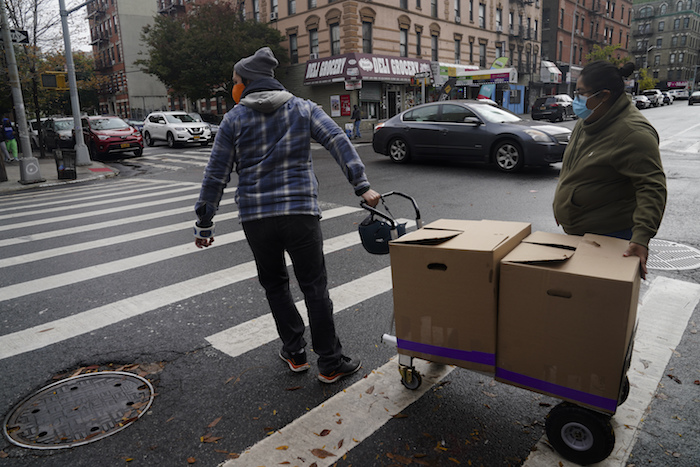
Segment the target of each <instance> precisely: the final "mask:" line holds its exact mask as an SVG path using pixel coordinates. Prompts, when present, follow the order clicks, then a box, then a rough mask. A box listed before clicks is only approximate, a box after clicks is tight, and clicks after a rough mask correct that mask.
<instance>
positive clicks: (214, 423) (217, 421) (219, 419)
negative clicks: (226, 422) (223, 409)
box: [207, 417, 224, 428]
mask: <svg viewBox="0 0 700 467" xmlns="http://www.w3.org/2000/svg"><path fill="white" fill-rule="evenodd" d="M222 418H224V417H219V418H217V419H216V420H214V421H213V422H211V423H210V424H209V425H207V428H214V427H215V426H216V424H217V423H219V422H220V421H221V419H222Z"/></svg>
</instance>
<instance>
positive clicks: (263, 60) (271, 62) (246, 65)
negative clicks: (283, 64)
mask: <svg viewBox="0 0 700 467" xmlns="http://www.w3.org/2000/svg"><path fill="white" fill-rule="evenodd" d="M277 65H279V62H278V61H277V59H276V58H275V55H274V54H273V53H272V50H270V48H269V47H263V48H261V49H258V50H257V52H255V54H253V55H251V56H250V57H246V58H242V59H240V60H239V61H238V63H236V64H235V65H234V66H233V71H235V72H236V73H237V74H238V75H239V76H240V77H242V78H245V79H248V80H251V81H254V80H256V79H260V78H274V77H275V68H277Z"/></svg>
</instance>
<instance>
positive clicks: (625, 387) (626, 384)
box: [617, 375, 630, 406]
mask: <svg viewBox="0 0 700 467" xmlns="http://www.w3.org/2000/svg"><path fill="white" fill-rule="evenodd" d="M629 395H630V379H629V378H628V377H627V375H625V379H624V380H623V381H622V388H620V398H619V399H618V401H617V405H618V406H620V405H622V404H624V403H625V401H626V400H627V398H628V397H629Z"/></svg>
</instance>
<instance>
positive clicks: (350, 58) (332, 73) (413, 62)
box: [304, 53, 430, 85]
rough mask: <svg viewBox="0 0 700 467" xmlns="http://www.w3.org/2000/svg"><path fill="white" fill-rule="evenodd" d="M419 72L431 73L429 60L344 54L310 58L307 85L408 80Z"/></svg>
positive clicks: (405, 81) (402, 81)
mask: <svg viewBox="0 0 700 467" xmlns="http://www.w3.org/2000/svg"><path fill="white" fill-rule="evenodd" d="M417 73H430V61H428V60H420V59H415V58H407V57H388V56H380V55H372V54H355V53H350V54H345V55H341V56H336V57H329V58H321V59H316V60H309V61H308V62H307V63H306V73H305V75H304V84H306V85H309V84H324V83H336V82H342V81H344V82H346V83H350V82H356V81H362V80H369V81H389V82H392V81H393V82H397V83H409V82H410V81H411V78H413V77H414V76H415V75H416V74H417Z"/></svg>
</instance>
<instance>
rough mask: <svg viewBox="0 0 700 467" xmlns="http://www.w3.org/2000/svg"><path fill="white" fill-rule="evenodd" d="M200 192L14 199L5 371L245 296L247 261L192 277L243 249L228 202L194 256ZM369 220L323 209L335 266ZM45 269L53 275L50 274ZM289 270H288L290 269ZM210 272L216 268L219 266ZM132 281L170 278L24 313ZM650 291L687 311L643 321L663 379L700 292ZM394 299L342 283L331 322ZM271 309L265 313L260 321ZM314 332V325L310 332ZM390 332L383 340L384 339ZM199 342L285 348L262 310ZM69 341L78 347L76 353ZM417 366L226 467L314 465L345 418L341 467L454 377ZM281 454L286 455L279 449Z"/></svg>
mask: <svg viewBox="0 0 700 467" xmlns="http://www.w3.org/2000/svg"><path fill="white" fill-rule="evenodd" d="M182 157H190V158H194V159H193V161H199V162H198V163H200V162H202V161H203V160H204V159H206V155H204V154H202V152H201V151H191V153H190V152H189V151H188V152H183V153H181V154H179V155H178V157H173V156H172V155H168V156H167V157H162V158H161V159H160V160H161V162H171V161H173V160H175V159H181V158H182ZM198 193H199V186H198V184H196V183H189V182H172V181H167V180H153V179H138V178H133V179H126V180H117V181H114V182H111V183H105V184H101V185H99V186H90V187H78V186H75V187H71V188H69V189H63V190H54V191H52V192H50V193H49V192H37V193H26V194H19V195H11V196H7V197H5V198H4V199H3V204H2V206H0V310H2V312H1V313H0V318H1V321H0V364H4V365H10V364H11V363H12V361H13V359H14V358H19V357H22V356H25V355H28V354H29V353H31V352H34V351H40V350H42V349H51V351H53V352H62V351H67V349H69V348H72V347H73V346H75V345H76V343H75V340H74V339H75V338H78V337H81V336H86V335H91V336H95V335H97V336H99V335H103V334H104V335H105V336H107V335H109V333H110V332H111V330H112V329H114V328H115V327H117V326H119V325H123V324H124V323H128V322H130V321H133V320H137V319H143V318H146V319H147V318H148V316H149V314H155V313H157V312H158V311H159V310H163V309H167V308H168V307H172V306H176V305H177V304H179V303H184V302H187V301H192V300H194V299H198V298H201V297H207V296H208V295H209V294H211V295H214V294H216V293H219V292H220V291H222V290H225V289H230V288H235V287H239V286H241V284H244V283H247V282H246V281H249V280H251V279H254V278H255V277H256V274H257V272H256V267H255V263H254V262H253V261H251V260H250V259H244V260H241V261H240V262H238V264H233V265H231V264H228V265H226V266H216V267H218V269H215V270H211V271H207V272H204V273H202V272H201V269H203V268H200V272H196V271H194V270H195V269H197V268H196V267H194V266H193V267H192V268H190V267H189V266H190V265H196V264H197V261H195V260H194V258H201V257H202V255H203V254H209V255H212V256H220V255H223V254H224V252H226V254H230V252H232V251H233V252H235V251H241V250H245V249H246V247H245V242H244V240H245V237H244V235H243V232H242V230H241V228H240V225H238V222H237V218H238V216H237V211H236V210H235V204H234V202H233V200H232V199H231V198H232V197H225V198H224V200H223V201H222V203H221V206H220V212H219V214H218V215H217V222H218V225H220V226H224V228H223V229H221V230H219V234H218V235H217V237H216V242H215V243H214V246H213V247H212V248H210V249H208V250H206V253H202V250H198V249H197V248H196V247H195V246H194V245H193V242H192V241H191V232H190V229H191V225H192V219H191V218H192V207H193V205H194V202H195V200H196V199H197V196H198ZM363 216H364V214H363V210H362V209H360V208H357V207H349V206H341V205H329V206H327V207H326V208H325V209H324V214H323V219H322V225H323V228H324V231H325V232H333V233H332V234H330V235H328V236H327V237H326V238H325V239H324V252H325V253H326V255H328V256H330V257H333V255H343V254H344V253H345V252H347V251H348V250H351V249H353V248H359V243H360V239H359V236H358V235H357V231H356V223H357V222H358V221H359V220H361V219H362V217H363ZM402 221H406V222H407V223H408V226H409V227H414V226H415V223H413V222H412V221H410V220H402ZM134 245H138V247H137V246H134ZM132 246H133V249H132ZM86 253H89V254H91V255H92V256H91V260H89V261H88V260H85V259H84V256H85V255H86ZM100 254H104V255H105V259H100ZM198 255H199V256H198ZM240 257H241V258H245V257H246V256H245V255H240ZM94 258H96V259H94ZM210 258H211V256H210ZM248 258H249V257H248ZM44 264H46V265H48V266H47V267H42V265H44ZM166 264H167V265H172V264H178V265H181V267H180V268H178V270H177V271H167V272H168V274H165V275H163V274H162V272H163V271H164V269H168V268H172V266H166ZM216 264H217V265H218V264H219V263H218V262H217V263H216ZM53 265H60V266H61V268H60V269H62V270H61V271H60V272H57V270H56V269H57V268H54V267H52V266H53ZM288 265H291V261H290V260H289V259H288ZM211 266H214V264H213V262H212V264H211ZM180 269H181V270H180ZM190 269H192V272H190ZM124 275H138V276H144V277H148V276H153V277H159V278H160V277H161V276H162V277H163V279H162V280H161V281H159V283H158V285H157V286H154V287H152V288H150V289H149V290H145V291H144V290H141V291H138V292H134V293H130V291H129V290H123V291H120V294H119V296H118V297H117V296H115V298H113V299H111V300H108V301H107V302H106V303H99V304H96V305H95V306H81V307H80V309H78V310H75V311H73V312H71V311H63V312H60V313H56V315H55V316H54V311H55V310H53V309H52V310H51V312H50V313H46V314H43V311H40V312H36V311H35V310H32V307H31V306H26V305H24V304H25V303H30V304H31V303H41V300H46V301H53V300H55V299H57V300H60V299H61V296H62V295H61V294H65V293H66V291H68V294H69V295H70V294H75V295H76V296H80V295H79V291H78V290H79V289H78V288H79V287H82V286H84V284H86V283H88V282H91V283H97V284H102V286H104V287H109V286H110V285H111V284H114V283H118V282H119V280H118V278H119V277H122V276H124ZM651 291H652V292H653V294H650V297H651V298H650V299H649V300H650V301H651V302H652V303H653V306H654V307H655V308H656V307H657V305H658V303H664V302H672V301H673V300H683V310H685V311H684V313H685V314H684V315H683V317H682V319H681V318H679V317H678V315H677V311H676V310H675V309H674V308H671V311H669V313H670V312H675V313H676V319H674V320H669V322H671V321H673V324H674V326H671V327H672V329H670V328H669V329H665V328H664V327H663V326H659V325H658V323H656V322H655V321H652V318H653V317H654V314H653V313H651V312H646V311H645V312H646V314H645V313H642V312H640V316H649V318H648V319H649V323H650V326H646V327H645V326H640V333H639V339H643V341H642V342H640V344H638V345H637V346H636V349H635V351H636V352H637V353H638V358H637V361H652V362H653V363H654V365H655V368H657V367H659V366H660V368H661V369H662V370H663V367H664V366H665V364H666V363H665V362H667V361H668V358H669V354H668V352H666V353H664V352H661V351H660V350H659V349H658V345H657V346H654V345H652V344H653V343H655V342H663V343H664V344H663V346H666V347H670V348H672V347H673V346H674V345H676V344H677V340H676V341H674V339H676V338H677V337H678V335H679V332H680V333H681V334H682V331H683V329H685V323H687V318H688V316H689V313H691V312H692V310H693V309H694V307H695V305H696V304H697V302H698V300H700V290H698V287H696V286H695V285H694V284H691V286H688V285H687V284H685V283H680V281H672V282H668V280H665V281H662V282H661V283H659V284H654V285H652V288H651ZM664 291H671V295H672V296H668V297H667V296H665V295H663V292H664ZM390 293H391V269H390V267H388V262H386V263H384V264H383V265H380V266H376V267H374V268H373V269H369V270H367V271H366V272H365V273H364V274H362V275H361V276H359V277H355V278H348V279H347V280H345V281H341V282H339V283H335V284H333V285H332V287H331V289H330V294H331V298H332V300H333V302H334V312H335V313H336V314H339V315H341V316H342V315H343V314H345V313H347V312H348V310H352V309H353V308H356V307H358V306H360V305H361V304H363V303H368V302H371V301H372V300H376V299H380V298H381V297H386V296H387V294H390ZM56 297H58V298H56ZM679 297H680V298H679ZM88 302H89V300H88ZM242 306H245V304H243V305H242ZM296 306H297V308H298V309H299V310H300V311H301V313H302V316H303V317H304V318H305V319H306V317H305V312H304V311H305V304H304V302H303V300H299V301H298V302H297V303H296ZM645 306H646V304H643V309H644V310H647V311H648V310H649V309H647V308H644V307H645ZM265 308H266V307H265V306H259V307H258V309H259V310H265ZM17 313H29V314H30V315H31V317H32V319H31V320H30V321H27V324H25V323H24V320H23V319H22V316H20V315H19V314H17ZM644 319H645V320H646V319H647V318H644ZM684 320H685V321H684ZM305 324H306V325H307V326H308V322H306V321H305ZM383 331H384V330H381V331H379V330H378V331H377V338H378V337H379V336H380V334H381V332H383ZM667 336H671V337H667ZM198 337H199V338H200V339H201V340H202V342H206V343H207V344H208V345H209V346H210V347H211V349H214V350H215V351H216V352H219V355H222V356H224V358H226V359H230V360H231V361H232V362H235V361H237V360H238V359H241V358H249V357H250V356H251V355H254V354H256V353H257V352H260V351H261V349H263V348H265V347H266V346H267V345H268V344H270V343H272V342H274V341H275V340H277V339H278V338H277V334H276V332H275V331H274V321H273V320H272V318H271V316H270V315H269V313H266V312H265V311H261V312H260V313H259V314H258V315H257V316H252V317H249V318H246V319H244V320H242V321H240V322H238V323H236V324H233V325H230V326H218V330H217V331H216V332H209V331H202V332H201V334H200V335H199V336H198ZM69 341H70V342H72V343H71V344H70V345H69V344H68V342H69ZM647 341H648V343H650V344H649V345H647ZM673 342H676V344H674V343H673ZM417 366H418V367H419V369H420V370H421V371H422V372H423V375H424V379H423V385H422V386H421V388H420V389H419V390H418V391H407V390H405V389H404V388H403V386H401V385H400V384H397V375H396V367H397V362H396V361H395V360H394V359H392V360H389V361H385V362H383V363H382V364H380V365H378V366H377V367H376V368H367V369H366V370H367V371H368V373H369V375H368V376H367V378H362V379H360V380H359V381H357V382H355V384H352V385H350V386H349V387H348V388H346V390H344V391H341V392H338V393H337V394H332V395H331V397H329V398H328V399H327V400H326V401H325V402H324V403H322V404H320V405H319V406H318V407H315V408H312V409H311V410H310V411H309V413H308V414H306V415H304V416H302V417H299V418H298V419H296V420H294V421H293V422H291V423H290V424H289V425H288V426H286V427H284V428H282V429H279V430H276V432H275V433H274V435H273V436H269V437H266V438H264V439H262V440H260V441H259V442H258V443H255V444H253V445H251V446H249V447H248V449H246V450H245V452H244V453H243V454H242V455H241V456H240V458H239V459H235V460H230V461H229V462H228V463H227V464H226V465H228V466H237V465H273V464H274V465H277V464H281V463H285V462H290V459H295V458H306V457H308V456H306V455H305V454H304V453H308V450H309V445H310V444H309V443H310V441H309V439H315V438H314V436H317V435H315V434H314V433H313V429H314V428H315V427H317V426H321V425H324V424H330V423H337V421H338V420H337V419H338V417H339V415H338V414H342V419H343V426H342V428H340V427H339V428H337V429H335V430H333V435H332V436H330V437H328V438H327V439H326V445H327V447H326V449H327V450H329V451H332V453H333V456H334V457H335V458H336V459H337V458H339V457H340V456H343V455H345V454H347V453H348V452H350V451H351V450H352V449H354V448H355V447H357V446H359V445H361V444H362V443H363V441H364V440H365V439H367V438H369V437H371V436H372V434H373V433H375V432H376V431H377V430H380V429H382V427H383V426H385V425H386V423H387V422H388V421H389V420H391V419H392V417H393V416H396V415H397V414H399V413H400V412H401V411H402V410H404V409H405V408H406V407H408V406H409V405H411V404H412V403H414V402H415V401H417V400H419V399H420V398H421V397H422V396H423V395H424V394H425V393H426V392H427V391H429V390H430V388H431V387H432V385H434V384H437V383H439V382H440V381H441V380H442V379H443V378H445V377H446V376H447V375H448V374H450V373H451V372H452V371H453V368H452V367H445V366H439V365H431V364H428V363H427V362H418V361H417ZM633 368H634V362H633ZM655 371H657V373H658V370H655ZM659 377H660V376H659ZM659 377H657V376H654V377H653V378H652V379H651V380H650V382H649V383H648V384H647V383H643V382H641V381H640V382H639V383H638V384H636V385H635V386H634V387H635V388H641V387H643V388H644V389H643V391H642V393H640V394H634V395H633V396H634V397H633V398H635V399H636V400H637V403H636V405H635V408H634V410H633V413H631V414H626V415H625V414H621V416H622V417H626V418H625V420H624V422H623V423H624V424H625V426H626V427H632V428H630V429H631V430H632V435H633V431H634V429H637V428H636V427H637V426H638V419H639V418H640V417H637V415H638V414H641V413H643V409H644V407H645V406H646V405H648V403H649V400H650V398H651V397H652V395H653V388H652V386H653V384H655V381H658V378H659ZM654 378H656V379H654ZM645 384H646V385H645ZM645 404H646V405H645ZM635 417H637V418H635ZM635 420H637V422H635ZM621 423H622V422H621ZM635 423H636V424H635ZM623 431H624V430H623ZM620 442H621V443H623V444H624V443H627V444H626V445H624V446H622V447H621V448H620V450H619V452H618V453H617V454H616V456H615V457H614V458H612V459H611V461H610V462H611V463H609V464H606V465H611V466H612V465H624V463H625V461H626V456H625V455H624V454H625V453H626V452H629V449H630V447H631V444H633V441H630V440H629V439H628V438H625V437H622V438H621V441H620ZM279 446H286V448H285V449H284V450H281V449H278V447H279ZM542 451H544V449H539V452H540V453H541V452H542ZM538 456H540V454H536V455H534V456H533V458H532V459H531V460H529V461H528V464H527V465H533V466H534V465H550V464H549V463H550V462H552V461H551V459H550V458H546V460H541V459H540V460H538V459H539V458H538ZM313 461H315V462H316V465H317V466H323V465H332V464H333V462H331V460H328V459H327V460H320V459H313V460H312V459H308V462H306V461H305V463H301V462H299V461H298V460H297V461H296V462H297V463H298V464H299V465H311V462H313ZM556 462H560V461H559V459H558V458H557V459H556ZM551 465H554V464H551ZM561 465H567V464H566V463H562V464H561Z"/></svg>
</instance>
